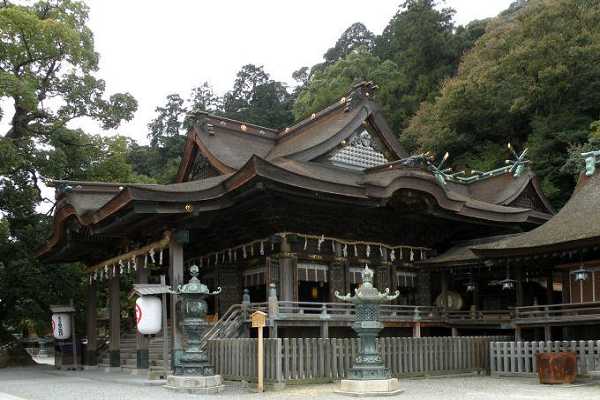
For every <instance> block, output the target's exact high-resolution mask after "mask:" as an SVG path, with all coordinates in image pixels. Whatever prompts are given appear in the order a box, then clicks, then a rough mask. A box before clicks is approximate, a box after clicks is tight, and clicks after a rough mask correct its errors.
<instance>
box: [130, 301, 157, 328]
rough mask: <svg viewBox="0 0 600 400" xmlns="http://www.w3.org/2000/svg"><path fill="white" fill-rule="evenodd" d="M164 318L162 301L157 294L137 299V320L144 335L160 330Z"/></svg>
mask: <svg viewBox="0 0 600 400" xmlns="http://www.w3.org/2000/svg"><path fill="white" fill-rule="evenodd" d="M161 319H162V306H161V301H160V299H159V298H158V297H155V296H141V297H138V299H137V300H136V301H135V320H136V322H137V329H138V332H139V333H141V334H142V335H155V334H157V333H158V332H160V329H161Z"/></svg>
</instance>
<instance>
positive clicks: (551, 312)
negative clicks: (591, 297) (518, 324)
mask: <svg viewBox="0 0 600 400" xmlns="http://www.w3.org/2000/svg"><path fill="white" fill-rule="evenodd" d="M592 316H600V302H585V303H564V304H546V305H537V306H524V307H517V308H515V319H516V320H534V319H538V320H539V319H550V318H566V317H568V318H573V317H584V318H589V317H592ZM580 319H581V318H580Z"/></svg>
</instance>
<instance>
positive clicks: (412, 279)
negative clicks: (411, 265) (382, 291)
mask: <svg viewBox="0 0 600 400" xmlns="http://www.w3.org/2000/svg"><path fill="white" fill-rule="evenodd" d="M396 279H397V282H398V287H399V288H414V287H416V282H417V274H416V273H415V272H407V271H398V272H396Z"/></svg>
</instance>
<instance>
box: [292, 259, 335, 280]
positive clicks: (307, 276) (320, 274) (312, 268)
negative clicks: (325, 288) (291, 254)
mask: <svg viewBox="0 0 600 400" xmlns="http://www.w3.org/2000/svg"><path fill="white" fill-rule="evenodd" d="M297 268H298V280H299V281H306V282H327V270H328V269H329V267H328V266H327V265H325V264H317V263H303V262H299V263H298V267H297Z"/></svg>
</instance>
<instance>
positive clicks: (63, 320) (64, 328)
mask: <svg viewBox="0 0 600 400" xmlns="http://www.w3.org/2000/svg"><path fill="white" fill-rule="evenodd" d="M52 335H53V336H54V338H55V339H59V340H64V339H68V338H70V337H71V316H70V315H69V314H67V313H56V314H52Z"/></svg>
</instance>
